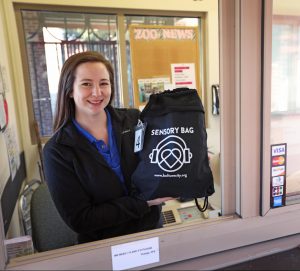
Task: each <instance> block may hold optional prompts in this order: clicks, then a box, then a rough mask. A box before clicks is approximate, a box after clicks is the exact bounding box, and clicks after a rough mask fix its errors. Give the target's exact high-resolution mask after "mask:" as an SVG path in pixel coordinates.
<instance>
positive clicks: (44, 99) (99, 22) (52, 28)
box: [21, 9, 200, 137]
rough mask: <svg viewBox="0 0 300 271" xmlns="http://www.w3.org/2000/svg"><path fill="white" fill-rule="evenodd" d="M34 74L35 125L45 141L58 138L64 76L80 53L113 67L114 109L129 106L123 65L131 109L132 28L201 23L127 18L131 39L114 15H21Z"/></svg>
mask: <svg viewBox="0 0 300 271" xmlns="http://www.w3.org/2000/svg"><path fill="white" fill-rule="evenodd" d="M21 14H22V21H23V27H24V35H25V40H26V51H27V59H28V66H29V74H30V88H31V97H32V101H30V103H32V108H33V113H34V119H35V120H36V121H37V123H38V126H39V129H40V135H41V137H49V136H51V135H52V122H53V114H54V111H55V105H56V94H57V85H58V80H59V74H60V70H61V67H62V64H63V63H64V61H65V60H66V59H67V58H68V57H69V56H71V55H72V54H74V53H77V52H82V51H86V50H94V51H99V52H101V53H102V54H104V55H105V56H106V57H107V58H108V59H109V60H110V61H111V63H112V65H113V68H114V71H115V86H116V93H115V98H114V106H116V107H122V106H124V101H123V99H122V93H121V89H122V88H125V86H122V83H121V70H120V69H121V68H120V67H121V65H123V66H124V67H125V66H127V82H128V96H129V102H128V105H126V106H130V107H133V106H134V104H133V87H132V78H131V77H132V76H131V70H132V69H131V61H130V41H129V33H128V32H129V31H128V28H129V25H131V24H147V25H171V26H173V25H193V26H199V31H200V19H199V18H183V17H159V16H125V20H124V22H123V23H124V24H125V27H126V32H125V37H122V38H121V39H120V38H119V37H118V25H117V21H118V17H117V15H112V14H93V13H76V12H54V11H53V12H51V11H39V10H26V9H24V10H21ZM120 40H126V46H125V47H126V61H127V65H125V64H124V63H123V64H122V63H119V59H121V57H120V53H119V52H120Z"/></svg>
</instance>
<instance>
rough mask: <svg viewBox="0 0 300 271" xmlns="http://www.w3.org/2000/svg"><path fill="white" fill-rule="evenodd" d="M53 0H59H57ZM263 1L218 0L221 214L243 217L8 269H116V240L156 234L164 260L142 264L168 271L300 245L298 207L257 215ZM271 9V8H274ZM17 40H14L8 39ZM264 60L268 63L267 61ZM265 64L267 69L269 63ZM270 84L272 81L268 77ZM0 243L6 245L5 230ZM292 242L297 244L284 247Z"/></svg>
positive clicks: (101, 244)
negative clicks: (283, 241)
mask: <svg viewBox="0 0 300 271" xmlns="http://www.w3.org/2000/svg"><path fill="white" fill-rule="evenodd" d="M10 1H13V0H10ZM20 1H21V0H20ZM22 1H25V0H22ZM49 1H50V0H49ZM53 1H54V0H53ZM205 1H206V0H204V1H203V2H204V4H205ZM208 1H209V0H208ZM54 2H55V3H56V4H57V5H59V3H58V1H56V0H55V1H54ZM89 2H90V1H89V0H87V1H86V2H85V3H84V4H86V5H88V3H89ZM140 2H141V3H140ZM165 2H166V3H165ZM165 2H163V3H162V2H161V1H158V2H155V3H156V5H157V7H158V6H159V7H160V8H161V9H166V10H167V9H169V8H170V7H172V3H174V0H172V1H171V2H169V1H165ZM263 2H265V3H266V4H268V3H269V0H266V1H264V0H251V1H245V0H220V1H219V12H220V18H219V19H220V89H221V97H220V101H221V140H222V144H221V176H222V177H221V179H222V182H223V186H222V189H223V191H222V197H223V198H222V209H223V212H224V213H223V214H233V213H235V212H237V213H238V215H239V216H235V215H232V216H227V217H226V216H224V218H223V219H221V220H216V221H214V222H208V223H201V224H199V223H190V224H188V225H179V226H176V227H170V228H168V229H158V230H154V231H149V232H141V233H137V234H134V235H128V236H120V237H116V238H113V239H107V240H101V241H97V242H93V243H87V244H83V245H79V246H73V247H68V248H63V249H59V250H54V251H49V252H43V253H39V254H37V255H33V256H25V257H21V258H16V259H14V260H12V261H11V262H10V263H9V264H8V265H6V268H7V270H17V269H19V270H26V269H28V270H29V269H30V270H32V269H39V270H41V269H53V268H54V269H59V268H60V269H69V270H71V269H79V268H80V269H85V270H88V269H103V270H110V269H112V264H111V255H110V249H111V246H112V245H116V244H122V243H126V242H130V241H134V240H140V239H145V238H150V237H156V236H157V237H159V240H160V262H159V263H155V264H151V265H147V266H143V267H142V268H145V269H146V268H147V269H149V268H152V267H156V268H157V267H159V266H163V265H164V266H163V267H162V269H164V270H167V269H168V266H167V265H169V268H170V270H174V266H179V265H180V263H178V264H177V265H176V262H180V261H184V260H188V259H192V258H193V259H192V260H190V261H185V263H186V264H184V262H182V263H181V265H180V266H181V267H182V268H181V269H185V268H184V267H186V269H190V268H188V267H191V265H194V266H196V265H197V264H199V263H200V262H201V259H211V257H210V256H212V257H213V262H211V263H210V264H208V265H206V266H205V267H204V268H206V269H211V268H212V267H215V268H216V267H217V266H218V263H219V267H220V265H221V263H223V264H224V258H223V259H222V257H218V255H220V253H221V252H228V251H230V250H232V249H236V248H241V247H242V249H239V251H240V250H243V249H244V248H247V246H249V247H250V246H251V245H253V244H258V243H260V244H262V243H263V242H269V243H272V244H273V242H275V241H274V240H275V239H278V238H280V237H284V236H292V235H294V236H293V240H296V241H297V242H298V244H299V240H300V238H299V236H300V232H299V227H298V225H299V224H300V215H299V212H297V213H292V211H293V210H292V208H289V207H290V206H288V207H284V208H281V209H286V208H289V210H290V211H291V212H281V213H280V216H278V215H269V214H268V215H265V216H264V217H261V216H260V215H259V214H260V203H261V201H260V196H261V194H260V191H261V182H260V173H261V171H260V170H261V164H260V158H261V156H260V150H261V142H260V138H261V136H260V135H261V134H260V133H261V108H260V105H261V84H262V81H261V75H262V73H261V71H262V70H261V14H262V3H263ZM147 3H149V2H147ZM197 3H198V4H201V2H197V1H195V2H194V4H195V5H197ZM134 4H135V5H136V8H141V9H145V8H149V9H151V8H153V7H151V5H150V4H145V3H143V1H139V3H137V2H135V3H134ZM149 5H150V7H149ZM266 6H268V5H266ZM268 8H269V6H268ZM268 8H267V9H268ZM267 9H266V11H267V12H269V10H267ZM6 11H7V12H8V13H6V14H8V15H7V16H9V15H12V16H13V11H12V10H9V9H8V10H6ZM12 41H13V39H12V40H11V41H10V42H12ZM12 44H13V43H12ZM265 49H266V47H265ZM12 58H13V60H16V63H20V59H21V58H20V56H13V57H12ZM264 64H265V65H266V62H265V63H264ZM264 67H265V66H264ZM14 69H16V68H14ZM263 70H264V71H265V68H264V69H263ZM16 71H17V70H15V72H16ZM19 74H21V73H19ZM249 74H250V75H251V76H249ZM264 84H267V82H266V81H264ZM19 102H20V101H19ZM264 105H265V104H264ZM264 117H265V115H264ZM265 144H266V140H265V138H264V141H263V143H262V145H263V153H264V154H265V153H266V149H268V146H265ZM263 161H264V160H263ZM264 162H265V161H264ZM265 170H266V167H264V168H263V173H264V174H265ZM266 193H267V190H266V188H265V182H263V196H264V197H265V194H266ZM265 201H266V198H263V201H262V203H263V204H265ZM278 210H279V209H278ZM269 213H270V212H269ZM295 214H296V215H295ZM240 217H242V218H240ZM275 224H276V227H274V228H272V230H270V225H275ZM289 240H290V239H289ZM0 242H1V243H2V244H3V236H2V237H1V235H0ZM290 245H291V243H289V244H288V245H286V246H285V247H288V246H290ZM262 251H263V252H264V251H265V250H262ZM0 252H1V251H0ZM179 252H180V253H179ZM218 252H220V253H218ZM261 253H262V252H261ZM212 254H214V255H212ZM221 254H222V253H221ZM222 255H223V254H222ZM239 255H240V254H239ZM257 255H258V254H257ZM202 256H206V257H202ZM245 257H246V256H245ZM244 259H245V258H244ZM0 260H5V256H4V255H3V253H0ZM241 260H242V258H239V259H237V261H241ZM172 263H174V264H173V265H172ZM199 266H200V265H198V268H199Z"/></svg>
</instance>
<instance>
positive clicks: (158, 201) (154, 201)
mask: <svg viewBox="0 0 300 271" xmlns="http://www.w3.org/2000/svg"><path fill="white" fill-rule="evenodd" d="M171 199H175V198H172V197H165V198H157V199H152V200H148V201H147V203H148V206H149V207H150V206H152V205H160V204H162V203H163V202H165V201H168V200H171Z"/></svg>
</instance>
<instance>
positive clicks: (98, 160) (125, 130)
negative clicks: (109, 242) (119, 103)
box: [43, 52, 171, 243]
mask: <svg viewBox="0 0 300 271" xmlns="http://www.w3.org/2000/svg"><path fill="white" fill-rule="evenodd" d="M113 94H114V73H113V69H112V66H111V64H110V63H109V62H108V61H107V60H106V59H105V58H104V57H103V56H102V55H101V54H99V53H97V52H83V53H78V54H75V55H73V56H71V57H70V58H69V59H67V61H66V62H65V63H64V65H63V68H62V71H61V75H60V80H59V86H58V95H57V105H56V114H55V117H54V132H55V133H54V135H53V137H52V138H51V139H50V140H49V141H48V142H47V143H46V145H45V147H44V150H43V155H44V163H45V164H44V167H45V176H46V181H47V184H48V187H49V190H50V193H51V196H52V198H53V201H54V203H55V205H56V207H57V210H58V212H59V213H60V215H61V216H62V218H63V220H64V221H65V222H66V223H67V224H68V225H69V226H70V227H71V228H72V229H73V230H74V231H76V232H77V233H78V242H79V243H84V242H89V241H95V240H100V239H104V238H110V237H114V236H119V235H124V234H130V233H134V232H139V231H144V230H150V229H154V228H156V227H158V225H159V218H160V207H159V206H160V204H161V203H162V202H164V201H166V200H169V199H171V198H161V199H155V200H150V201H147V202H146V201H143V200H140V199H137V198H135V197H134V189H132V187H131V182H130V178H131V175H132V173H133V171H134V170H135V168H136V166H137V156H136V155H135V154H134V152H133V149H134V146H133V144H134V126H135V125H136V124H137V122H138V117H139V111H138V110H135V109H114V108H113V107H112V106H111V101H112V98H113Z"/></svg>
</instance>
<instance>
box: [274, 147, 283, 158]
mask: <svg viewBox="0 0 300 271" xmlns="http://www.w3.org/2000/svg"><path fill="white" fill-rule="evenodd" d="M278 155H285V145H276V146H272V156H278Z"/></svg>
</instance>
